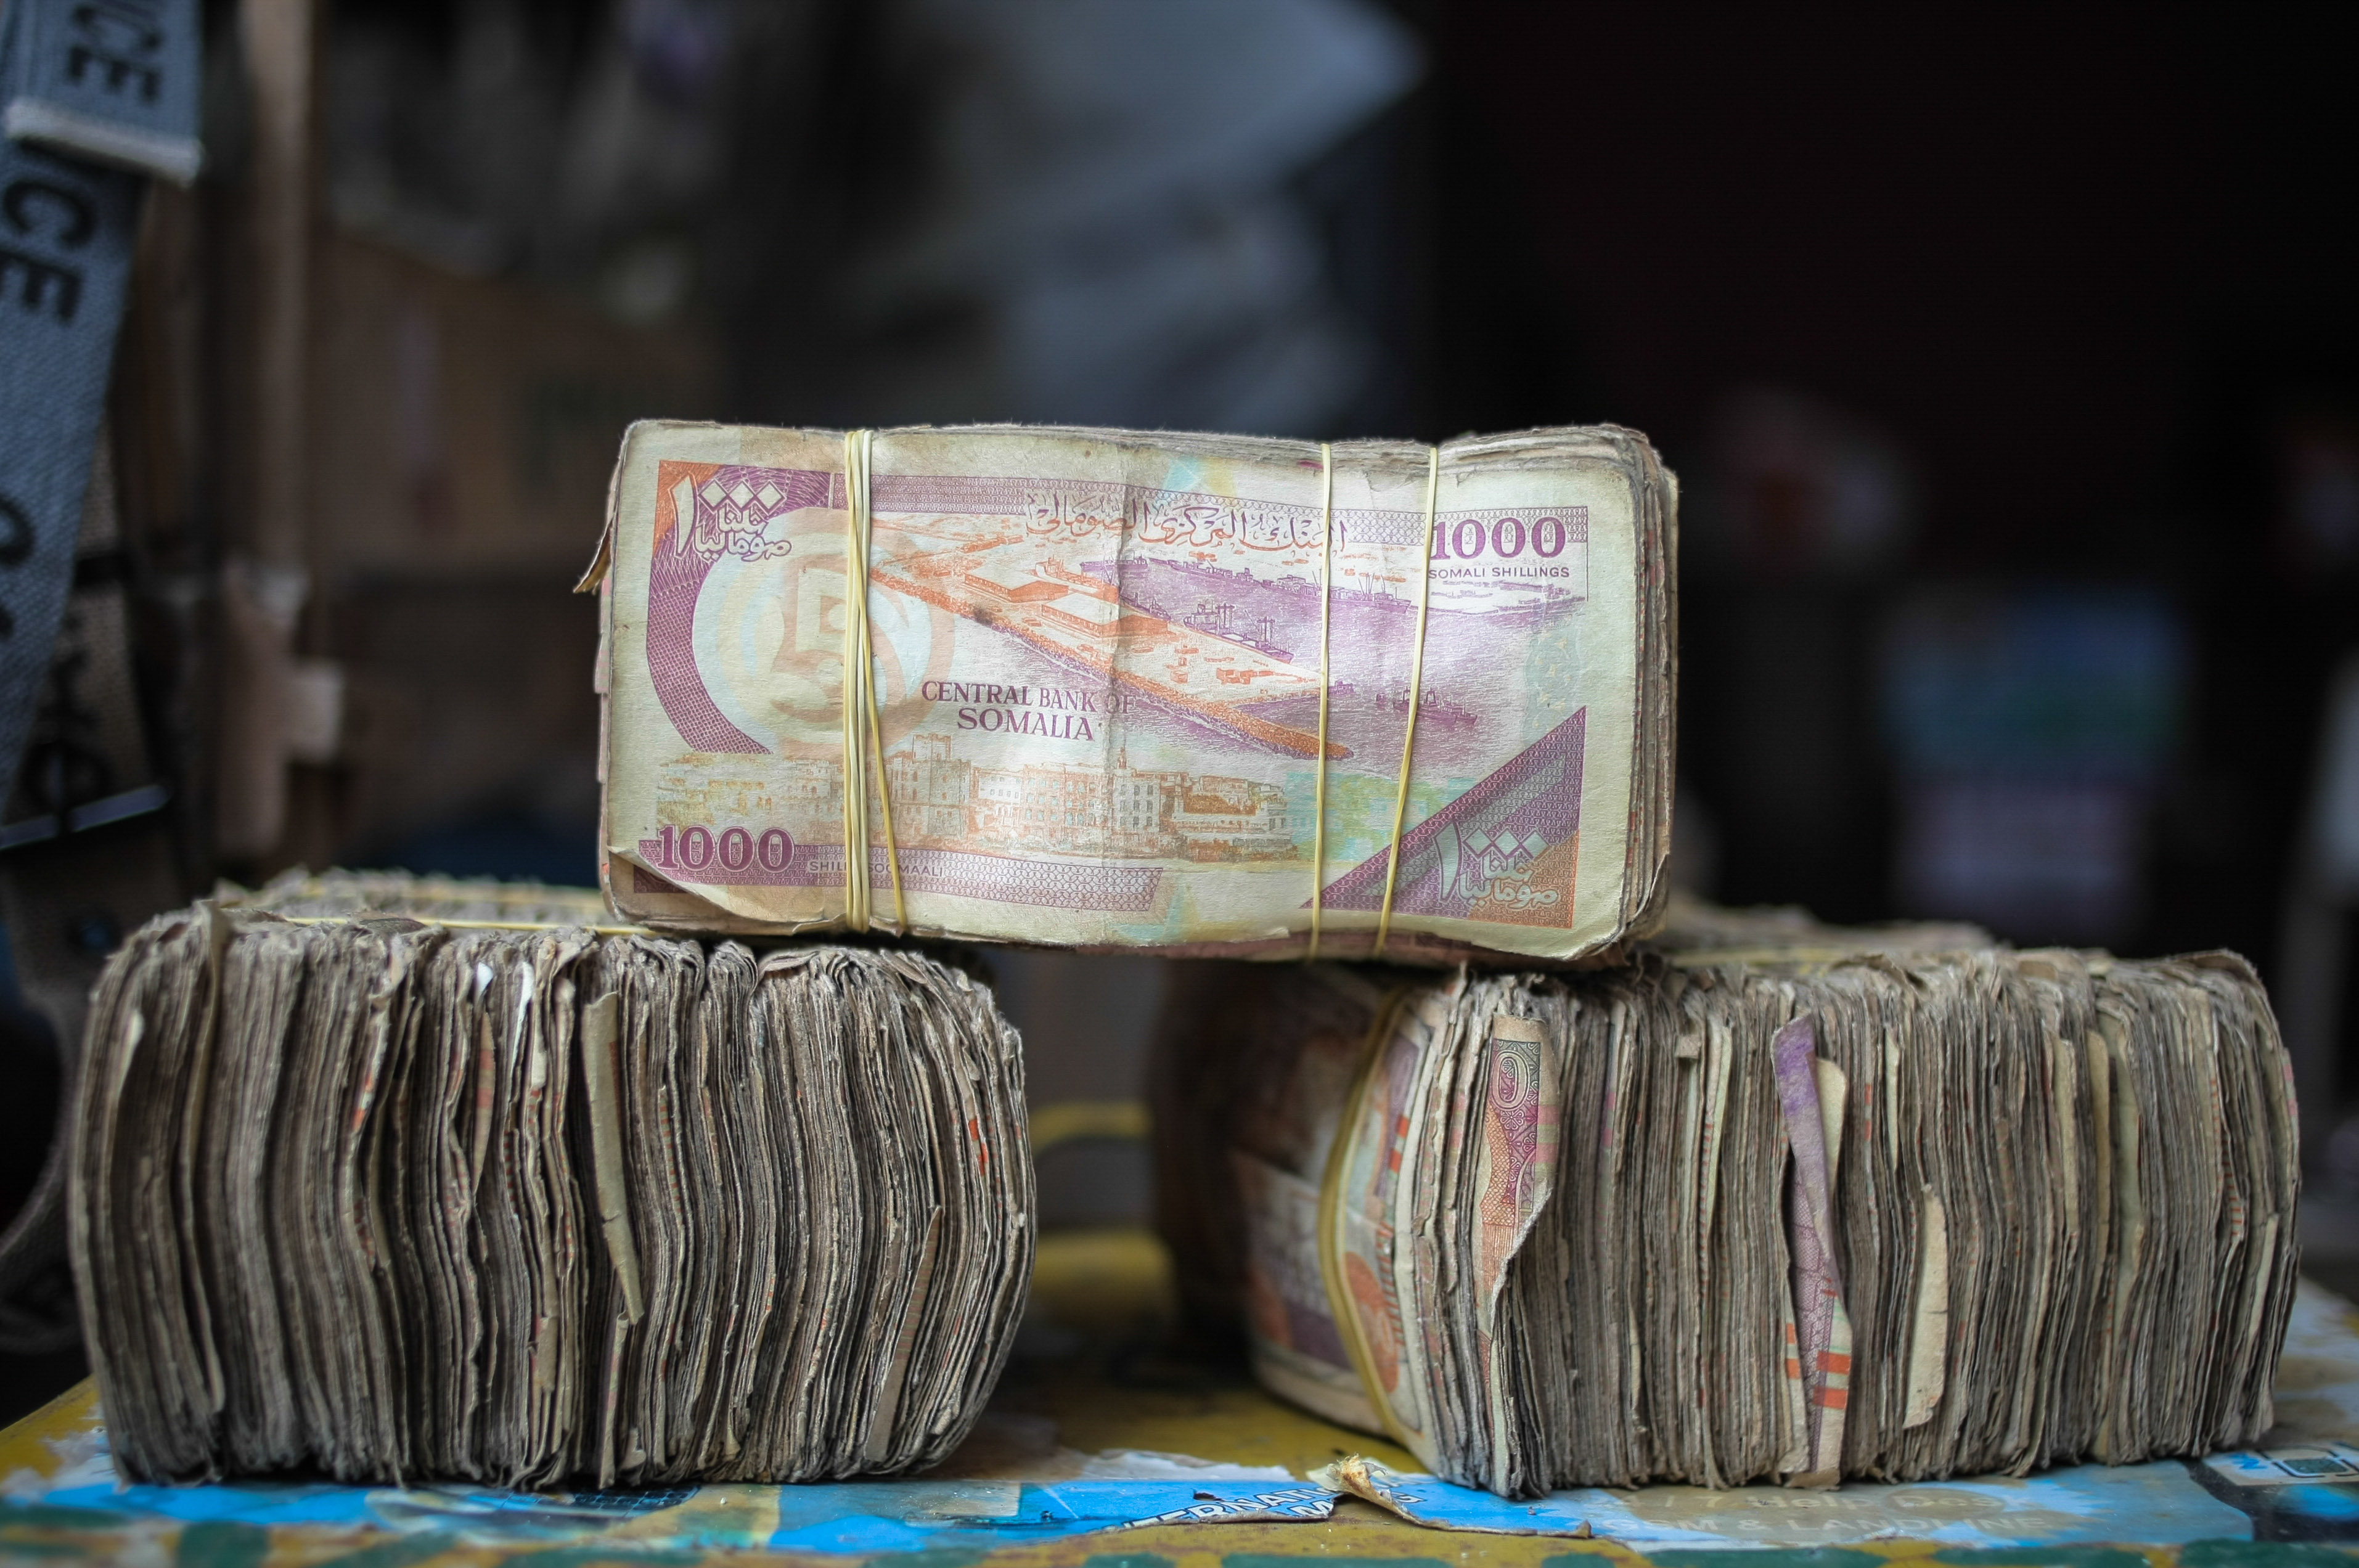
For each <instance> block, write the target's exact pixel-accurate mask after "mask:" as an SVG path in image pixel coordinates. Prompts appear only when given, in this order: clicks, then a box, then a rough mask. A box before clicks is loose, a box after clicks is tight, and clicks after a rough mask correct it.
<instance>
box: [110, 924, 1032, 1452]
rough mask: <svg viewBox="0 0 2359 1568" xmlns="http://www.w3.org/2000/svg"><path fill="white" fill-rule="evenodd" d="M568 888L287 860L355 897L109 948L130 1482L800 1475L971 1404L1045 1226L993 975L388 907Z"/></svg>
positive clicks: (1012, 1039)
mask: <svg viewBox="0 0 2359 1568" xmlns="http://www.w3.org/2000/svg"><path fill="white" fill-rule="evenodd" d="M567 897H568V896H566V895H563V894H561V893H560V892H559V891H557V890H547V889H541V890H535V889H523V890H519V891H517V892H516V893H515V894H514V895H513V896H507V897H503V896H501V895H500V893H499V891H498V890H497V889H493V888H486V887H484V886H483V885H480V884H477V885H472V886H470V885H465V884H457V885H449V884H446V885H440V886H429V887H411V886H408V885H406V884H405V883H404V882H402V880H401V879H398V878H394V879H382V878H380V879H376V880H375V882H374V883H369V882H367V881H366V879H351V878H345V879H342V880H338V879H329V880H327V881H326V882H324V883H311V884H308V885H280V886H278V887H274V888H273V889H270V890H268V897H267V898H265V899H263V900H261V901H262V902H269V901H277V902H279V903H282V904H299V903H302V902H305V901H307V900H308V901H310V902H313V903H324V904H327V905H329V906H332V907H333V906H337V905H342V906H345V907H346V908H347V909H352V910H353V913H354V914H355V915H357V916H359V918H345V917H344V916H342V915H331V916H326V917H282V916H280V915H278V914H275V913H272V912H270V911H268V910H267V909H260V908H256V907H254V903H255V901H254V900H249V901H247V903H245V904H244V905H241V904H238V903H235V902H208V903H205V904H201V905H199V906H197V907H196V908H194V909H189V910H185V911H182V912H179V913H176V914H172V915H168V916H166V917H162V918H160V919H158V920H156V921H154V922H152V923H151V924H149V925H148V926H147V927H146V928H145V929H143V930H141V931H138V932H137V933H136V934H135V935H134V936H133V937H132V938H131V939H130V940H129V941H128V942H126V943H125V946H124V948H123V950H122V951H121V952H120V953H118V954H117V955H116V956H115V957H114V960H113V961H112V962H111V963H110V964H109V965H108V967H107V970H106V972H105V975H104V976H103V979H102V980H101V982H100V985H99V987H98V990H97V993H96V996H95V997H94V999H93V1003H92V1014H91V1023H90V1029H89V1034H88V1043H87V1051H88V1056H87V1059H86V1062H85V1067H84V1071H83V1072H82V1074H81V1088H80V1092H79V1099H78V1104H77V1105H76V1106H75V1107H74V1111H73V1115H74V1116H75V1118H76V1127H75V1141H74V1145H73V1152H72V1159H73V1181H72V1188H71V1192H72V1196H71V1214H70V1217H71V1251H72V1261H73V1267H74V1271H75V1277H76V1281H77V1284H78V1285H79V1287H80V1293H81V1299H82V1316H83V1324H84V1331H85V1337H86V1343H87V1345H88V1347H89V1352H90V1358H91V1363H92V1369H93V1371H94V1373H95V1374H96V1377H97V1379H98V1384H99V1390H100V1397H101V1399H102V1401H103V1405H104V1408H105V1411H106V1421H107V1428H108V1436H109V1441H110V1443H112V1446H113V1451H114V1458H115V1463H116V1465H117V1466H118V1467H119V1468H120V1470H121V1472H122V1473H123V1475H125V1476H126V1477H127V1478H130V1479H134V1480H145V1481H166V1480H171V1481H179V1480H190V1479H197V1478H202V1477H206V1476H212V1475H225V1474H257V1473H266V1472H271V1471H281V1470H313V1471H321V1472H325V1473H326V1474H328V1475H334V1476H337V1477H341V1478H343V1479H347V1480H356V1481H358V1480H365V1481H391V1480H395V1479H410V1480H416V1479H420V1478H429V1477H450V1478H469V1479H475V1480H481V1481H486V1482H491V1483H495V1484H497V1485H502V1486H517V1487H531V1486H545V1485H548V1484H550V1483H553V1482H555V1481H557V1480H559V1479H560V1478H573V1479H579V1480H582V1481H592V1480H594V1481H595V1482H596V1483H597V1484H599V1485H610V1484H616V1483H621V1484H647V1485H652V1484H658V1483H665V1482H671V1481H684V1480H690V1479H695V1480H713V1479H728V1478H746V1479H765V1480H802V1479H809V1478H814V1477H821V1476H843V1475H855V1474H863V1473H870V1472H890V1471H898V1470H904V1469H909V1468H913V1467H918V1466H922V1465H928V1464H930V1463H932V1462H934V1461H935V1460H937V1459H939V1458H940V1457H941V1456H942V1455H943V1454H946V1453H948V1452H949V1451H950V1450H951V1448H952V1447H953V1446H955V1445H956V1444H957V1443H958V1442H959V1441H960V1439H961V1438H962V1436H963V1435H964V1434H965V1432H967V1430H968V1429H969V1427H970V1426H971V1425H972V1424H973V1421H974V1420H975V1418H976V1417H977V1415H978V1414H979V1413H980V1412H981V1410H982V1408H983V1405H984V1400H985V1399H987V1398H988V1396H989V1394H990V1391H991V1388H992V1387H993V1384H994V1382H995V1379H996V1377H997V1376H998V1373H999V1370H1000V1367H1001V1366H1002V1365H1003V1363H1004V1361H1005V1359H1006V1355H1007V1351H1008V1347H1009V1345H1010V1343H1011V1339H1012V1335H1013V1332H1014V1328H1015V1324H1016V1319H1017V1317H1018V1315H1019V1313H1020V1312H1021V1310H1022V1306H1023V1302H1024V1297H1025V1291H1026V1288H1027V1280H1028V1279H1029V1274H1030V1268H1031V1256H1032V1231H1031V1225H1030V1214H1031V1209H1032V1173H1031V1161H1030V1157H1029V1154H1028V1151H1027V1146H1026V1139H1025V1130H1024V1121H1023V1069H1022V1062H1021V1057H1020V1052H1019V1049H1018V1044H1017V1040H1016V1034H1015V1031H1014V1030H1013V1029H1010V1028H1009V1027H1008V1026H1007V1024H1006V1022H1005V1021H1004V1020H1003V1019H1002V1018H1001V1017H1000V1016H999V1013H998V1011H997V1009H996V1008H995V1006H994V1004H993V1001H992V998H991V996H990V994H989V993H988V992H987V991H986V990H985V989H984V987H983V986H982V985H979V984H978V983H976V982H975V981H974V980H973V979H972V978H970V977H969V976H968V975H965V974H964V973H962V972H961V971H960V970H958V969H956V968H954V967H951V965H949V964H945V963H942V962H939V961H937V960H936V959H934V958H931V957H928V956H924V955H921V954H919V953H913V952H904V951H889V950H860V949H850V948H843V947H833V946H821V945H807V946H798V947H793V948H787V949H781V950H779V951H776V952H772V953H768V954H766V955H764V956H756V954H755V953H752V952H750V951H748V950H747V949H745V947H743V946H740V945H737V944H735V943H731V942H723V943H719V944H717V945H711V946H706V945H701V944H699V943H696V942H684V941H676V940H668V939H658V938H652V937H648V936H645V935H637V934H615V933H613V932H612V931H609V932H607V933H605V934H601V933H600V932H598V931H593V930H592V929H589V928H587V927H586V926H584V925H579V924H567V925H557V926H546V927H540V928H537V929H536V928H529V927H526V928H522V929H518V928H517V926H516V922H515V921H513V920H499V919H496V918H484V917H473V918H462V917H456V916H444V917H443V919H442V920H440V921H439V922H421V921H420V920H414V919H407V918H400V917H398V916H387V915H385V914H383V913H370V912H368V907H369V906H375V907H376V908H377V909H382V908H383V907H384V906H386V905H388V904H392V905H400V904H404V903H408V904H411V905H416V906H423V907H427V908H428V909H429V910H434V911H440V909H447V908H448V907H450V906H451V905H452V904H454V903H456V904H458V905H460V906H462V907H471V906H484V905H489V906H491V907H492V909H494V910H495V911H496V913H497V914H510V915H512V914H514V913H515V912H516V909H519V908H528V907H531V906H532V905H534V904H536V903H552V904H556V905H560V906H561V905H562V904H563V903H564V902H565V901H566V899H567ZM573 897H578V895H576V896H573ZM356 906H357V908H355V907H356Z"/></svg>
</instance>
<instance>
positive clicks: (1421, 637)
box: [1319, 446, 1441, 958]
mask: <svg viewBox="0 0 2359 1568" xmlns="http://www.w3.org/2000/svg"><path fill="white" fill-rule="evenodd" d="M1440 501H1441V449H1440V447H1438V446H1434V447H1428V448H1426V452H1425V548H1424V549H1423V550H1420V551H1419V554H1418V562H1417V647H1416V648H1415V650H1414V651H1413V652H1412V653H1411V654H1410V656H1409V666H1408V728H1407V729H1406V730H1404V731H1402V732H1401V765H1400V788H1399V789H1397V791H1395V793H1394V795H1393V843H1392V848H1391V849H1389V850H1387V851H1386V853H1385V904H1384V908H1383V909H1380V910H1379V911H1377V914H1376V942H1375V948H1374V950H1373V951H1372V952H1371V953H1370V955H1369V956H1371V957H1374V958H1382V957H1383V956H1384V955H1385V939H1386V937H1387V936H1390V935H1391V934H1392V929H1393V887H1394V885H1395V884H1396V883H1397V882H1398V881H1399V880H1400V849H1401V823H1402V822H1403V821H1404V820H1406V819H1407V817H1408V765H1409V758H1410V757H1412V756H1413V755H1415V753H1416V750H1417V711H1418V709H1419V707H1421V706H1422V705H1423V704H1424V695H1425V611H1426V605H1427V603H1428V601H1429V600H1430V598H1431V596H1432V594H1431V590H1432V587H1433V517H1434V508H1435V507H1436V506H1439V505H1440ZM1319 700H1320V704H1321V711H1322V713H1323V712H1324V708H1325V704H1326V701H1327V699H1326V693H1325V691H1323V689H1322V691H1321V693H1320V699H1319ZM1324 728H1325V725H1324V723H1323V722H1322V724H1321V730H1322V732H1323V730H1324ZM1320 739H1321V743H1322V744H1321V748H1320V749H1321V756H1322V758H1323V756H1324V753H1325V749H1326V748H1325V746H1324V742H1325V740H1326V736H1325V735H1324V734H1323V733H1322V734H1321V736H1320Z"/></svg>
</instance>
